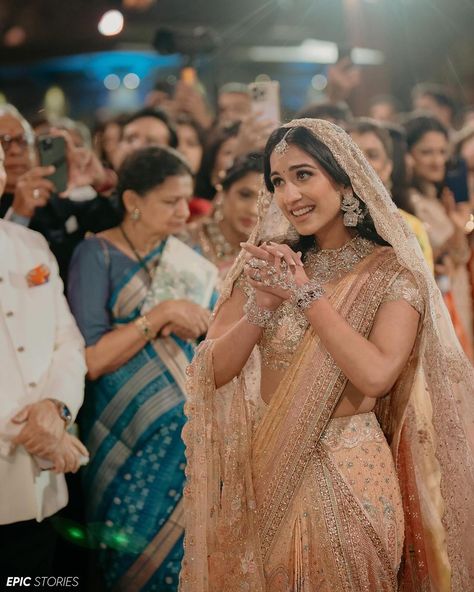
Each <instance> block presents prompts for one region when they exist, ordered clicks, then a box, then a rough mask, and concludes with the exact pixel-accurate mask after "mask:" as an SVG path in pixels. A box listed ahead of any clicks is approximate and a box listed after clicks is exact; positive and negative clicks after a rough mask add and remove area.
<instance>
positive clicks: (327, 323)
mask: <svg viewBox="0 0 474 592" xmlns="http://www.w3.org/2000/svg"><path fill="white" fill-rule="evenodd" d="M244 248H245V249H246V250H247V251H248V252H249V253H250V254H251V255H252V256H253V257H255V258H257V259H261V260H264V261H266V262H267V263H270V264H271V265H273V266H274V267H276V269H279V268H280V263H281V261H282V259H284V260H285V261H286V263H287V264H288V266H289V269H290V270H291V271H292V274H293V278H294V282H295V286H296V290H291V289H290V290H283V289H282V288H280V287H275V286H273V287H270V286H268V285H264V284H263V283H262V282H261V281H258V282H257V281H255V280H254V279H251V277H250V278H249V284H250V285H251V286H252V287H254V288H255V289H256V290H257V291H258V292H263V293H265V294H267V296H270V297H273V298H279V299H280V302H282V301H283V300H287V299H289V298H292V299H293V301H294V302H295V303H296V305H298V306H300V308H302V310H303V311H304V313H305V315H306V317H307V319H308V321H309V322H310V323H311V325H312V327H313V329H314V330H315V332H316V333H317V335H318V336H319V338H320V339H321V342H322V344H323V345H324V347H325V348H326V349H327V351H328V352H329V353H330V354H331V356H332V357H333V359H334V361H335V362H336V364H337V365H338V367H339V368H340V369H341V370H342V371H343V372H344V374H345V376H346V377H347V378H348V380H349V381H350V382H351V383H352V384H353V385H354V386H355V387H356V388H357V389H358V390H359V391H360V392H361V393H362V394H364V395H365V396H367V397H379V396H383V395H385V394H386V393H387V392H388V391H389V390H390V388H391V387H392V386H393V384H394V383H395V381H396V380H397V378H398V376H399V375H400V373H401V371H402V369H403V368H404V366H405V364H406V362H407V361H408V358H409V356H410V353H411V351H412V349H413V345H414V343H415V339H416V333H417V328H418V322H419V317H420V315H419V313H418V312H417V311H416V310H415V309H414V308H413V307H412V306H411V305H410V304H408V303H407V302H405V301H404V300H396V301H393V302H386V303H384V304H382V305H381V306H380V308H379V311H378V312H377V314H376V317H375V321H374V325H373V328H372V331H371V333H370V336H369V338H365V337H363V336H362V335H361V334H360V333H358V332H357V331H355V330H354V329H353V328H352V327H351V326H350V325H349V324H348V323H347V322H346V320H345V319H344V318H343V317H342V316H341V315H340V314H339V313H338V312H337V311H336V310H335V309H334V307H333V305H332V304H331V302H330V301H329V299H328V298H327V297H326V296H325V295H324V293H323V292H322V290H321V289H320V286H319V287H318V286H317V285H316V284H315V283H314V282H311V281H310V280H309V278H308V276H307V275H306V272H305V270H304V267H303V266H302V265H301V260H300V256H299V255H298V254H296V253H294V252H293V251H292V250H291V248H290V247H288V246H287V245H273V246H272V245H266V246H265V247H264V248H262V247H255V246H252V245H246V246H245V247H244ZM262 306H265V305H264V304H263V303H262ZM270 308H271V309H273V310H274V309H275V307H274V306H271V307H270ZM259 331H261V329H259ZM232 333H235V335H234V342H233V343H234V345H233V350H232V352H233V355H234V356H235V355H236V351H235V343H236V342H238V343H239V345H240V349H243V346H244V343H245V339H244V331H241V332H240V333H238V332H237V331H235V328H234V330H233V331H232ZM237 335H239V340H238V341H236V340H235V337H236V336H237ZM256 339H258V337H256ZM229 345H230V342H229ZM229 345H228V346H227V347H229ZM215 352H216V350H215ZM248 355H250V354H248ZM247 358H248V356H247ZM216 360H218V361H219V364H220V359H218V358H217V356H216V353H215V354H214V361H215V362H216ZM217 376H218V374H217V372H216V377H217Z"/></svg>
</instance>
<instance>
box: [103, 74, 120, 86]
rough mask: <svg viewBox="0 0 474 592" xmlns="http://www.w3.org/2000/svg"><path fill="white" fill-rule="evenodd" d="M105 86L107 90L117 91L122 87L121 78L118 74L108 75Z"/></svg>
mask: <svg viewBox="0 0 474 592" xmlns="http://www.w3.org/2000/svg"><path fill="white" fill-rule="evenodd" d="M104 86H105V88H106V89H107V90H117V89H118V88H119V86H120V78H119V77H118V76H117V74H108V75H107V76H106V77H105V78H104Z"/></svg>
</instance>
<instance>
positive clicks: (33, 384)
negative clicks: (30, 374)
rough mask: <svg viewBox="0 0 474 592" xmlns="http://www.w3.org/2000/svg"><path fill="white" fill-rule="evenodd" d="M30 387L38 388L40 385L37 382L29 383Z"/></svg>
mask: <svg viewBox="0 0 474 592" xmlns="http://www.w3.org/2000/svg"><path fill="white" fill-rule="evenodd" d="M28 386H29V387H30V388H36V387H37V386H38V385H37V384H36V382H29V383H28Z"/></svg>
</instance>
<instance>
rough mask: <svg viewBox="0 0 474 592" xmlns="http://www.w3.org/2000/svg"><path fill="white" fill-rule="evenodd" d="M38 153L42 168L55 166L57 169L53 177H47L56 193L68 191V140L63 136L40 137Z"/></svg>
mask: <svg viewBox="0 0 474 592" xmlns="http://www.w3.org/2000/svg"><path fill="white" fill-rule="evenodd" d="M38 153H39V160H40V164H41V166H50V165H53V166H54V167H55V168H56V170H55V171H54V173H53V174H52V175H49V176H48V177H46V178H47V179H49V180H50V181H51V182H52V183H53V184H54V187H55V189H56V192H57V193H62V192H63V191H66V189H67V182H68V167H67V158H66V140H65V139H64V138H63V137H61V136H40V137H39V138H38Z"/></svg>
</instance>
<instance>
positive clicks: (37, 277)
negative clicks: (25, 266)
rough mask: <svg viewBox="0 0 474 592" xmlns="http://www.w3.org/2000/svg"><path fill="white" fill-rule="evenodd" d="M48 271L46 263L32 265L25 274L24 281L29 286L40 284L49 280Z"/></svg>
mask: <svg viewBox="0 0 474 592" xmlns="http://www.w3.org/2000/svg"><path fill="white" fill-rule="evenodd" d="M49 276H50V271H49V267H48V266H47V265H44V264H41V265H38V266H37V267H34V268H33V269H32V270H31V271H29V272H28V273H27V274H26V281H27V282H28V286H29V287H30V288H34V287H35V286H42V285H43V284H47V283H48V282H49Z"/></svg>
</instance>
